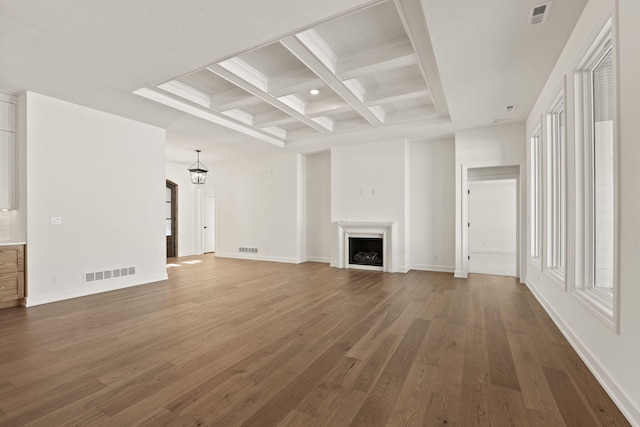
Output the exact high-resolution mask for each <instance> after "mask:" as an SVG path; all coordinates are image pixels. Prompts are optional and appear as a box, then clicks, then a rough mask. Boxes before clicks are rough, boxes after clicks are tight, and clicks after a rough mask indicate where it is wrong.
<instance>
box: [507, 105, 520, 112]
mask: <svg viewBox="0 0 640 427" xmlns="http://www.w3.org/2000/svg"><path fill="white" fill-rule="evenodd" d="M516 108H518V106H517V105H516V104H512V105H507V106H506V107H505V111H506V112H507V113H511V112H512V111H515V109H516Z"/></svg>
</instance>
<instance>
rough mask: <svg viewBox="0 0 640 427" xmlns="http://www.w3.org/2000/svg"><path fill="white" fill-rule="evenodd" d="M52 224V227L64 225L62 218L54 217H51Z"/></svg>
mask: <svg viewBox="0 0 640 427" xmlns="http://www.w3.org/2000/svg"><path fill="white" fill-rule="evenodd" d="M51 224H52V225H60V224H62V217H61V216H52V217H51Z"/></svg>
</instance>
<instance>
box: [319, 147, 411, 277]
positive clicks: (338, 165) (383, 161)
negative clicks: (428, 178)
mask: <svg viewBox="0 0 640 427" xmlns="http://www.w3.org/2000/svg"><path fill="white" fill-rule="evenodd" d="M407 150H409V145H408V142H406V141H404V140H397V141H386V142H372V143H367V144H356V145H348V146H343V147H335V148H333V149H331V221H332V222H338V221H395V222H396V223H397V233H398V235H397V248H398V254H397V256H396V265H397V268H398V271H407V270H408V268H409V265H408V260H407V259H406V252H407V250H406V238H405V233H406V231H405V227H406V220H405V212H407V210H408V203H409V195H408V194H406V192H407V188H408V185H407V183H406V179H407V175H406V169H407V168H409V165H408V164H407V156H406V151H407ZM334 231H335V230H334ZM332 234H333V233H332ZM334 237H335V238H334V239H332V245H333V246H335V247H336V248H337V231H336V232H335V236H334ZM333 252H335V251H333ZM336 262H337V259H336V254H335V253H332V263H333V264H334V265H335V263H336Z"/></svg>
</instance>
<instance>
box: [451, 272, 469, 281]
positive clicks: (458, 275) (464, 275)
mask: <svg viewBox="0 0 640 427" xmlns="http://www.w3.org/2000/svg"><path fill="white" fill-rule="evenodd" d="M453 277H455V278H456V279H466V278H468V277H469V275H468V274H467V273H465V272H464V271H462V270H455V271H454V272H453Z"/></svg>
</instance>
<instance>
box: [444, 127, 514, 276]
mask: <svg viewBox="0 0 640 427" xmlns="http://www.w3.org/2000/svg"><path fill="white" fill-rule="evenodd" d="M524 162H525V126H524V124H523V123H516V124H508V125H502V126H490V127H486V128H479V129H470V130H464V131H459V132H456V166H455V182H456V190H455V191H456V221H455V227H456V240H455V247H456V269H455V275H456V277H467V273H468V271H469V269H468V262H467V247H466V245H467V242H466V224H467V222H468V221H467V218H466V195H467V175H466V174H467V170H468V169H470V168H480V167H498V166H515V165H518V166H519V167H520V194H523V192H524V191H523V189H524ZM521 199H522V200H521V210H520V211H521V212H524V198H521ZM525 223H526V221H520V224H519V232H520V233H521V234H520V235H522V236H524V230H525V228H524V224H525ZM521 252H524V251H521ZM521 258H522V259H521V260H520V265H521V266H524V254H522V256H521ZM523 273H524V271H523V269H522V268H521V270H520V274H521V277H524V276H522V274H523Z"/></svg>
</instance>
